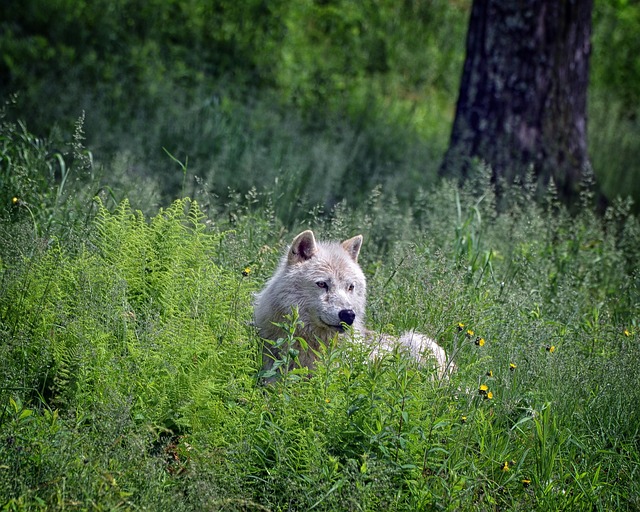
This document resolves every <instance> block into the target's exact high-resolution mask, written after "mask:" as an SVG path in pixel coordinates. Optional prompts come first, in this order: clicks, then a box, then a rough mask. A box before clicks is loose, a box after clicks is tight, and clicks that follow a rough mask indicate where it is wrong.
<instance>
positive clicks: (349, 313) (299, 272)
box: [254, 231, 451, 377]
mask: <svg viewBox="0 0 640 512" xmlns="http://www.w3.org/2000/svg"><path fill="white" fill-rule="evenodd" d="M362 241H363V238H362V235H358V236H355V237H353V238H350V239H348V240H345V241H344V242H341V243H338V242H318V241H316V239H315V236H314V234H313V232H312V231H304V232H302V233H300V234H299V235H298V236H296V237H295V239H294V240H293V242H292V244H291V246H290V247H289V249H288V251H287V253H286V254H285V255H284V257H283V258H282V260H281V261H280V265H279V266H278V268H277V269H276V271H275V273H274V275H273V276H272V277H271V279H269V281H268V282H267V284H266V286H265V287H264V289H263V290H262V291H261V292H259V293H258V294H257V295H256V299H255V304H254V316H255V323H256V326H257V327H258V330H259V333H260V336H261V337H263V338H265V339H268V340H277V339H278V338H282V337H283V334H284V333H283V331H282V329H281V328H280V327H278V326H277V325H274V324H275V323H281V322H283V321H284V319H285V315H288V314H291V310H292V308H293V307H297V308H298V315H299V319H300V321H301V322H302V323H303V327H301V328H300V329H299V330H298V331H296V336H299V337H301V338H303V339H304V340H305V341H306V342H307V344H308V349H307V350H301V347H300V346H299V345H298V346H294V347H293V348H295V349H297V350H299V356H298V361H299V363H300V365H301V366H303V367H307V368H309V369H313V368H314V366H315V362H316V355H315V354H314V350H315V351H317V350H318V348H319V343H320V342H322V343H324V344H327V343H328V342H329V341H330V340H331V339H332V338H333V337H334V336H335V335H336V334H338V335H342V333H343V332H344V324H347V325H350V326H351V328H352V329H353V331H354V334H355V338H356V339H357V340H360V341H362V342H364V343H367V344H369V345H370V346H371V357H372V358H375V357H379V356H380V355H382V354H383V353H385V352H390V351H392V350H394V348H395V347H397V346H399V348H400V349H402V350H404V351H406V352H407V354H409V355H410V356H412V357H414V358H415V359H416V360H418V361H419V362H420V363H421V364H425V365H426V364H428V362H431V363H432V364H433V363H435V365H436V367H437V371H438V375H439V376H440V377H442V376H444V375H445V374H447V373H448V372H449V371H450V369H451V365H450V364H449V362H448V361H447V355H446V353H445V351H444V349H443V348H442V347H440V346H439V345H438V344H437V343H436V342H435V341H434V340H433V339H431V338H429V337H428V336H425V335H424V334H420V333H418V332H415V331H408V332H406V333H404V334H402V336H400V337H399V338H397V337H392V336H388V335H384V334H379V333H375V332H372V331H368V330H367V329H365V326H364V316H365V305H366V293H367V285H366V279H365V277H364V274H363V272H362V269H361V268H360V266H359V265H358V255H359V254H360V248H361V247H362ZM279 357H280V354H278V353H277V351H276V350H275V349H274V347H273V345H272V344H269V343H265V344H264V350H263V370H269V369H271V367H272V366H273V362H274V359H275V358H279Z"/></svg>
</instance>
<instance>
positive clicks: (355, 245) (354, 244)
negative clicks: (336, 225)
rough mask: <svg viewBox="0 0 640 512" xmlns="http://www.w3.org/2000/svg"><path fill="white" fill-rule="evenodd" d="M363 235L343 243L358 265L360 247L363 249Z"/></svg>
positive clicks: (343, 246)
mask: <svg viewBox="0 0 640 512" xmlns="http://www.w3.org/2000/svg"><path fill="white" fill-rule="evenodd" d="M362 240H363V238H362V235H358V236H354V237H353V238H349V240H345V241H344V242H342V248H343V249H344V250H345V251H347V252H348V253H349V256H351V259H352V260H353V261H355V262H356V263H358V255H359V254H360V247H362Z"/></svg>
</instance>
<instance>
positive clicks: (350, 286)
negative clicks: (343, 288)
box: [347, 283, 356, 292]
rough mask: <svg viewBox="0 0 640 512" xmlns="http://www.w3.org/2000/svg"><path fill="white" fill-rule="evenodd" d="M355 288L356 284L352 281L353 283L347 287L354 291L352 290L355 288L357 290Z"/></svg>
mask: <svg viewBox="0 0 640 512" xmlns="http://www.w3.org/2000/svg"><path fill="white" fill-rule="evenodd" d="M355 289H356V285H355V284H353V283H351V284H350V285H349V288H347V290H349V291H350V292H352V291H353V290H355Z"/></svg>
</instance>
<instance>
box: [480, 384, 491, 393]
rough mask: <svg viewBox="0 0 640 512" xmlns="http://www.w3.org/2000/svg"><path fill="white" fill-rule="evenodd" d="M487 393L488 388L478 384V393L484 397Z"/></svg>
mask: <svg viewBox="0 0 640 512" xmlns="http://www.w3.org/2000/svg"><path fill="white" fill-rule="evenodd" d="M488 391H489V386H487V385H486V384H480V387H479V388H478V393H480V394H481V395H486V394H487V392H488Z"/></svg>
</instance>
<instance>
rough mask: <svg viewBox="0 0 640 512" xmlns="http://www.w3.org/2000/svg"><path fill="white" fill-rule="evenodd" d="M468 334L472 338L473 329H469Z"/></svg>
mask: <svg viewBox="0 0 640 512" xmlns="http://www.w3.org/2000/svg"><path fill="white" fill-rule="evenodd" d="M467 336H469V338H471V336H473V331H472V330H471V329H468V330H467Z"/></svg>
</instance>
